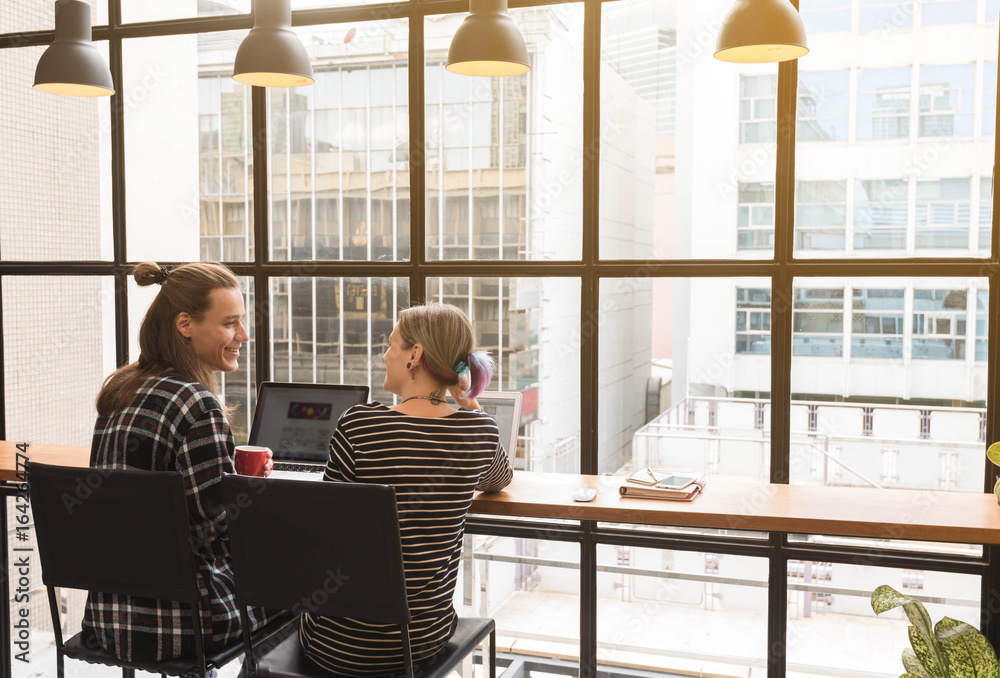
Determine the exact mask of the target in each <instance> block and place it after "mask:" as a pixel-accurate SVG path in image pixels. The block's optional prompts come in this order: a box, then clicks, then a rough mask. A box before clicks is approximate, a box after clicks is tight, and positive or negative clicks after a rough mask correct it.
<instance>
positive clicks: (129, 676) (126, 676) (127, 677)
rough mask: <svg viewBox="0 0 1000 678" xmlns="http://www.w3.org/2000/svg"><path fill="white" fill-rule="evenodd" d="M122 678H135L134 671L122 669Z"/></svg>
mask: <svg viewBox="0 0 1000 678" xmlns="http://www.w3.org/2000/svg"><path fill="white" fill-rule="evenodd" d="M122 678H135V669H122Z"/></svg>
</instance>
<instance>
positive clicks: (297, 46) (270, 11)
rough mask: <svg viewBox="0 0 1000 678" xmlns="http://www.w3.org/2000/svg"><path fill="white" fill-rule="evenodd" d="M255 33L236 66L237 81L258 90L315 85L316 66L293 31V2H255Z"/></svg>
mask: <svg viewBox="0 0 1000 678" xmlns="http://www.w3.org/2000/svg"><path fill="white" fill-rule="evenodd" d="M253 16H254V19H253V29H252V30H251V31H250V32H249V33H248V34H247V37H245V38H243V42H241V43H240V48H239V50H237V52H236V61H235V62H234V63H233V80H235V81H237V82H242V83H243V84H244V85H256V86H257V87H299V86H301V85H311V84H313V82H314V79H313V70H312V64H311V63H310V62H309V55H308V54H306V48H305V47H303V46H302V42H301V41H300V40H299V36H297V35H296V34H295V32H294V31H292V4H291V0H254V3H253Z"/></svg>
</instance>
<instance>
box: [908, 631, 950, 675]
mask: <svg viewBox="0 0 1000 678" xmlns="http://www.w3.org/2000/svg"><path fill="white" fill-rule="evenodd" d="M906 632H907V633H908V634H909V636H910V645H912V646H913V653H914V654H915V655H916V656H917V659H919V660H920V663H921V664H922V665H923V667H924V669H925V670H926V671H927V673H929V674H930V675H931V678H948V664H946V663H945V662H946V661H947V659H945V655H944V653H943V652H942V651H941V648H939V647H938V642H937V638H934V639H933V640H932V641H931V642H932V643H933V644H928V643H927V642H926V641H925V640H924V637H923V636H922V635H920V632H919V631H918V630H917V628H916V627H914V626H907V627H906Z"/></svg>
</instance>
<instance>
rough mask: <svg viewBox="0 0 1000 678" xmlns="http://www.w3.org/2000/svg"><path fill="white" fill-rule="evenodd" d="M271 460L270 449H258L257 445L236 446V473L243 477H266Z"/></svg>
mask: <svg viewBox="0 0 1000 678" xmlns="http://www.w3.org/2000/svg"><path fill="white" fill-rule="evenodd" d="M270 458H271V449H270V448H269V447H257V446H256V445H237V446H236V463H235V465H236V472H237V473H239V474H240V475H241V476H260V477H264V469H265V467H266V466H267V460H268V459H270Z"/></svg>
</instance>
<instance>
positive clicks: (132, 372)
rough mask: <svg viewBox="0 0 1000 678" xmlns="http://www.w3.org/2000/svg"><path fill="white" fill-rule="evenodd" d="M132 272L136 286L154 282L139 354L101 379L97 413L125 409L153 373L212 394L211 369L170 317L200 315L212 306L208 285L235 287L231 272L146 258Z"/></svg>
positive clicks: (215, 386)
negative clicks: (166, 265)
mask: <svg viewBox="0 0 1000 678" xmlns="http://www.w3.org/2000/svg"><path fill="white" fill-rule="evenodd" d="M132 277H133V278H134V279H135V282H136V284H137V285H139V286H140V287H147V286H149V285H153V284H159V285H160V291H159V293H157V295H156V298H155V299H153V303H152V304H150V306H149V310H148V311H146V315H145V317H143V319H142V323H141V324H140V325H139V359H138V360H136V361H135V362H134V363H130V364H128V365H125V366H124V367H121V368H119V369H117V370H116V371H115V372H113V373H112V374H111V375H110V376H109V377H108V378H107V379H105V381H104V385H103V386H102V387H101V392H100V393H99V394H98V395H97V413H98V414H99V415H101V416H109V415H111V414H113V413H115V412H119V411H121V410H123V409H125V408H126V407H127V406H128V404H129V403H130V402H131V401H132V398H133V397H134V396H135V393H136V391H138V390H139V386H140V385H141V384H142V382H143V381H145V380H146V379H148V378H149V377H154V376H155V377H158V376H164V375H173V376H177V377H180V378H181V379H184V380H186V381H196V382H198V383H200V384H202V385H203V386H204V387H205V388H207V389H208V390H210V391H211V392H212V393H215V394H216V395H218V393H219V380H218V379H217V378H216V376H215V371H214V370H213V369H212V368H211V367H209V366H208V365H206V364H205V363H204V362H202V360H201V359H200V358H199V357H198V356H197V355H195V353H194V351H193V350H192V349H191V346H190V343H189V342H188V341H186V340H185V339H184V337H183V336H182V335H181V333H180V332H178V331H177V327H176V325H175V322H176V320H177V316H178V314H180V313H184V312H186V313H188V315H190V316H191V318H192V319H193V320H195V321H196V322H197V321H199V320H201V319H202V318H203V317H204V316H205V312H206V311H207V310H208V309H209V307H211V305H212V296H211V295H212V290H216V289H220V288H222V289H239V286H240V283H239V281H238V280H237V279H236V276H234V275H233V273H232V271H230V270H229V269H228V268H226V267H225V266H223V265H221V264H210V263H192V264H183V265H181V266H178V267H177V268H175V269H172V270H170V271H169V272H168V271H167V270H166V269H163V268H160V266H159V265H158V264H154V263H153V262H150V261H146V262H143V263H141V264H139V265H138V266H136V267H135V269H134V270H133V271H132Z"/></svg>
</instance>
